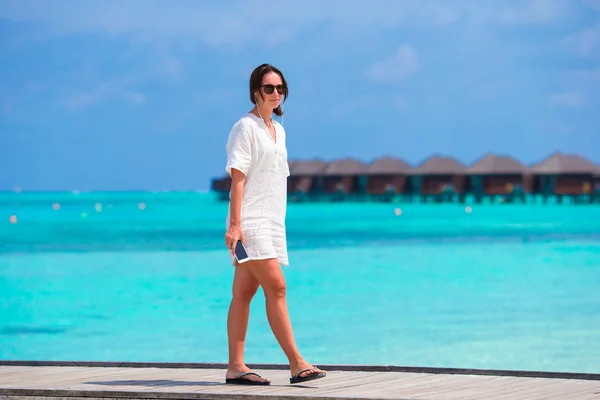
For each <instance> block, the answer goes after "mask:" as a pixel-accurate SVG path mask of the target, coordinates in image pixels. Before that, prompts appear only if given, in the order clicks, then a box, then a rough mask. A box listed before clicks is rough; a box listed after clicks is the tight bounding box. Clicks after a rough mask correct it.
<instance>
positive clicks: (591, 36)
mask: <svg viewBox="0 0 600 400" xmlns="http://www.w3.org/2000/svg"><path fill="white" fill-rule="evenodd" d="M563 43H564V44H565V45H566V46H567V47H568V48H569V49H570V50H572V51H574V52H575V53H577V54H579V55H580V56H583V57H586V56H592V55H598V54H599V53H600V21H599V22H597V23H596V25H594V26H592V27H589V28H587V29H584V30H581V31H579V32H577V33H575V34H573V35H571V36H569V37H567V38H566V39H565V40H564V42H563Z"/></svg>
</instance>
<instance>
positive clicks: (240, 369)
mask: <svg viewBox="0 0 600 400" xmlns="http://www.w3.org/2000/svg"><path fill="white" fill-rule="evenodd" d="M225 379H226V381H228V383H238V384H248V385H251V384H263V385H267V384H269V383H271V382H270V381H269V380H268V379H265V378H263V377H261V376H259V375H258V374H256V373H255V372H252V370H251V369H250V368H248V367H247V366H246V365H238V366H229V367H228V368H227V372H226V373H225ZM246 381H248V382H246Z"/></svg>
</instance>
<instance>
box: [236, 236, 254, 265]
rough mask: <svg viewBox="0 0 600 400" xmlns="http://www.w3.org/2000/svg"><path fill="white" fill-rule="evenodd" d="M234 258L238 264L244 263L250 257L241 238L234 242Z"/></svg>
mask: <svg viewBox="0 0 600 400" xmlns="http://www.w3.org/2000/svg"><path fill="white" fill-rule="evenodd" d="M235 258H236V260H237V262H239V263H240V264H241V263H245V262H246V261H248V260H249V259H250V258H249V257H248V253H247V252H246V248H245V247H244V244H243V243H242V241H241V240H238V241H237V242H236V244H235Z"/></svg>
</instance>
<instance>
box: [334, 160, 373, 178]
mask: <svg viewBox="0 0 600 400" xmlns="http://www.w3.org/2000/svg"><path fill="white" fill-rule="evenodd" d="M366 173H367V165H366V164H365V163H363V162H362V161H359V160H357V159H354V158H344V159H341V160H336V161H333V162H332V163H331V164H329V165H328V166H327V168H326V169H325V171H324V175H363V174H366Z"/></svg>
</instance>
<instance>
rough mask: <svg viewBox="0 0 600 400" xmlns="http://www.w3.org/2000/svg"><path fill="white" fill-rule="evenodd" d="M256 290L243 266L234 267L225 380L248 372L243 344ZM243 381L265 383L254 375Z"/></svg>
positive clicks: (251, 276)
mask: <svg viewBox="0 0 600 400" xmlns="http://www.w3.org/2000/svg"><path fill="white" fill-rule="evenodd" d="M257 290H258V281H257V280H256V278H255V277H254V275H253V274H252V273H251V272H250V271H249V270H248V268H247V267H246V266H245V264H244V265H241V266H240V265H237V266H236V267H235V274H234V277H233V289H232V292H233V293H232V299H231V304H230V305H229V314H228V316H227V338H228V340H229V365H228V368H227V374H226V377H227V378H235V377H236V376H238V375H239V374H241V373H243V372H248V371H250V368H248V367H247V366H246V364H245V363H244V344H245V342H246V331H247V329H248V318H249V317H250V302H251V301H252V298H253V297H254V295H255V294H256V291H257ZM243 379H249V380H254V381H267V379H263V378H259V377H257V376H256V375H246V376H244V378H243Z"/></svg>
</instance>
